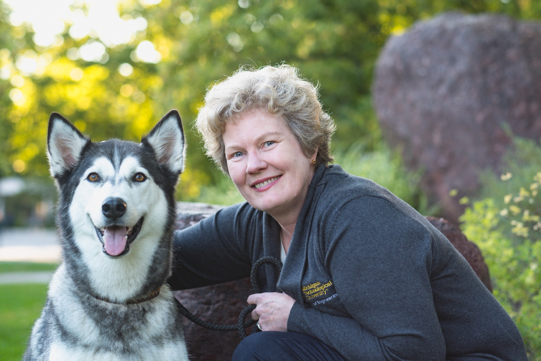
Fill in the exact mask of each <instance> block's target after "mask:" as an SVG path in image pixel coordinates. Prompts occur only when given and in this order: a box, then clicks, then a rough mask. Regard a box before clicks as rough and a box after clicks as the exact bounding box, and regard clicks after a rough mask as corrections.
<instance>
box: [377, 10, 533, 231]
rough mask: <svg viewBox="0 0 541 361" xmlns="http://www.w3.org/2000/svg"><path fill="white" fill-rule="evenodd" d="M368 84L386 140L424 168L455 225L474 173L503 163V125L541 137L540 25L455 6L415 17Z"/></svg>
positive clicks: (429, 187) (390, 44) (413, 165)
mask: <svg viewBox="0 0 541 361" xmlns="http://www.w3.org/2000/svg"><path fill="white" fill-rule="evenodd" d="M372 92H373V99H374V106H375V108H376V112H377V115H378V118H379V121H380V123H381V127H382V130H383V133H384V136H385V138H386V140H387V141H388V143H389V144H390V145H391V146H392V147H394V148H395V149H398V150H400V151H401V152H402V154H403V157H404V160H405V162H406V164H407V165H408V166H409V167H410V169H415V170H417V169H423V170H424V171H425V175H424V177H423V178H422V184H421V185H422V187H423V189H424V190H425V191H426V192H427V193H428V194H429V196H431V199H432V200H433V201H439V202H440V204H441V205H442V207H443V216H444V217H445V218H447V219H449V220H450V221H453V222H455V223H456V222H457V219H458V217H459V216H460V215H461V214H462V213H463V209H464V206H463V205H461V204H459V202H458V200H459V199H460V198H461V197H462V196H471V195H474V194H475V193H476V190H477V189H478V186H479V183H478V177H477V175H478V171H479V170H481V169H491V170H494V171H495V172H498V171H499V167H500V163H501V157H502V154H503V153H504V152H505V150H506V148H507V147H508V145H509V144H510V138H509V135H508V133H507V132H506V127H508V129H510V130H511V131H512V133H514V134H516V135H519V136H522V137H527V138H532V139H539V138H541V96H540V94H541V23H539V22H519V21H515V20H513V19H511V18H509V17H507V16H504V15H462V14H459V13H446V14H443V15H440V16H437V17H435V18H433V19H432V20H429V21H423V22H419V23H417V24H415V25H414V26H412V27H411V29H410V30H409V31H407V32H406V33H404V34H403V35H401V36H394V37H391V38H390V39H389V40H388V41H387V43H386V44H385V47H384V48H383V50H382V52H381V54H380V57H379V59H378V61H377V66H376V73H375V79H374V85H373V89H372ZM453 189H456V190H458V196H456V197H451V196H450V195H449V193H450V191H451V190H453Z"/></svg>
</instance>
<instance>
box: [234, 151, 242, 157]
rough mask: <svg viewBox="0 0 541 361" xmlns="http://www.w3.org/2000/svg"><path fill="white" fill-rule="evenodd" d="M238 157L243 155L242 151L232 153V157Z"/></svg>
mask: <svg viewBox="0 0 541 361" xmlns="http://www.w3.org/2000/svg"><path fill="white" fill-rule="evenodd" d="M238 157H242V152H235V153H233V154H231V158H238Z"/></svg>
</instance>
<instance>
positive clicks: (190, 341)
mask: <svg viewBox="0 0 541 361" xmlns="http://www.w3.org/2000/svg"><path fill="white" fill-rule="evenodd" d="M220 208H221V207H218V206H212V205H207V204H202V203H180V204H179V207H178V217H177V228H178V229H184V228H187V227H189V226H191V225H193V224H195V223H197V222H199V221H200V220H202V219H204V218H206V217H208V216H209V215H211V214H213V213H214V212H216V211H217V210H218V209H220ZM427 219H428V220H429V221H430V222H431V223H432V224H433V225H434V226H435V227H436V228H437V229H438V230H439V231H440V232H442V233H443V234H444V235H445V236H446V237H447V238H448V239H449V240H450V241H451V243H452V244H453V246H455V248H457V249H458V250H459V252H460V253H461V254H462V255H463V256H464V257H465V258H466V260H467V261H468V263H469V264H470V265H471V266H472V268H473V269H474V271H475V273H476V274H477V275H478V276H479V278H480V279H481V281H482V282H483V283H484V284H485V285H486V286H487V288H488V289H489V290H490V291H492V286H491V284H490V277H489V273H488V267H487V265H486V264H485V263H484V260H483V256H482V255H481V251H480V250H479V248H477V246H476V245H475V244H474V243H473V242H470V241H468V240H467V239H466V237H465V236H464V234H462V232H461V231H460V229H459V228H458V227H456V226H454V225H452V224H451V223H449V222H447V221H446V220H444V219H438V218H430V217H428V218H427ZM251 293H253V291H252V287H251V285H250V281H249V279H243V280H239V281H234V282H228V283H223V284H219V285H214V286H207V287H201V288H196V289H191V290H184V291H176V292H175V297H176V298H177V299H178V300H179V301H180V302H181V303H182V304H183V305H184V307H186V308H187V309H188V310H189V311H190V312H192V313H193V314H195V315H196V316H197V317H199V318H200V319H202V320H204V321H207V322H210V323H213V324H219V325H235V324H236V323H237V321H238V318H239V314H240V313H241V311H242V310H243V309H244V307H246V306H247V303H246V299H247V298H248V296H249V295H250V294H251ZM183 324H184V334H185V337H186V343H187V345H188V353H189V354H190V357H191V359H192V360H198V361H228V360H231V356H232V355H233V351H234V350H235V347H236V346H237V345H238V343H239V342H240V337H239V335H238V333H237V332H236V331H230V332H221V331H212V330H209V329H206V328H203V327H201V326H198V325H196V324H195V323H193V322H191V321H189V320H188V319H184V321H183ZM247 333H249V331H248V332H247Z"/></svg>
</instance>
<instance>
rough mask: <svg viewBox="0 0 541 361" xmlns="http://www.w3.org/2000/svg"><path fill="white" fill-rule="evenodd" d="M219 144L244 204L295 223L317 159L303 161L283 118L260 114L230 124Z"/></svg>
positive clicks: (244, 116) (250, 115)
mask: <svg viewBox="0 0 541 361" xmlns="http://www.w3.org/2000/svg"><path fill="white" fill-rule="evenodd" d="M223 142H224V145H225V156H226V159H227V167H228V169H229V175H230V176H231V179H232V180H233V183H235V186H236V187H237V189H238V190H239V192H240V193H241V194H242V196H243V197H244V198H245V199H246V201H247V202H248V203H250V205H251V206H252V207H254V208H256V209H259V210H261V211H265V212H267V213H269V214H270V215H271V216H273V217H274V218H275V219H277V220H278V221H279V222H280V219H283V218H284V217H286V218H289V221H294V222H296V217H298V215H299V212H300V210H301V208H302V206H303V203H304V199H305V198H306V193H307V191H308V186H309V185H310V181H311V180H312V176H313V175H314V170H315V166H314V165H313V164H312V163H311V161H312V160H313V159H315V158H316V154H314V155H313V156H312V157H310V158H309V157H306V155H304V153H303V151H302V150H301V146H300V144H299V142H298V141H297V139H296V138H295V136H294V135H293V133H292V132H291V131H290V130H289V128H288V126H287V125H286V123H285V121H284V120H283V118H282V117H281V116H274V115H272V114H269V113H268V112H266V111H264V110H259V109H255V110H250V111H247V112H245V113H242V114H241V115H240V117H239V118H238V119H237V120H236V121H235V122H234V123H228V124H227V125H226V127H225V133H224V134H223ZM291 217H294V218H295V219H294V220H291Z"/></svg>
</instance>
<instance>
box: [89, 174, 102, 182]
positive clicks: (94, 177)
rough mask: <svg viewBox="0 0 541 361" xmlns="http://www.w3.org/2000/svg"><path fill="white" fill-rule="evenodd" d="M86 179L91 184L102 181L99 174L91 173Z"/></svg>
mask: <svg viewBox="0 0 541 361" xmlns="http://www.w3.org/2000/svg"><path fill="white" fill-rule="evenodd" d="M86 179H88V180H89V181H90V182H97V181H99V180H100V176H99V175H98V173H90V174H89V175H88V177H86Z"/></svg>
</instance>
